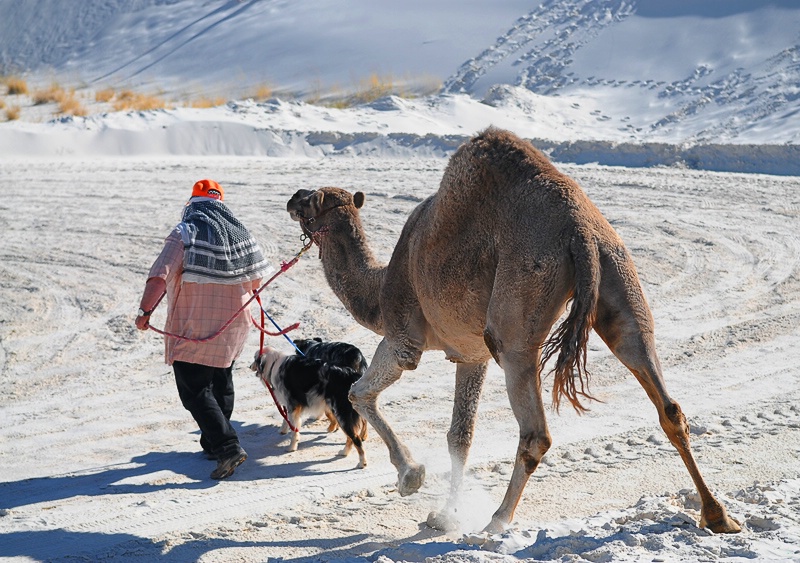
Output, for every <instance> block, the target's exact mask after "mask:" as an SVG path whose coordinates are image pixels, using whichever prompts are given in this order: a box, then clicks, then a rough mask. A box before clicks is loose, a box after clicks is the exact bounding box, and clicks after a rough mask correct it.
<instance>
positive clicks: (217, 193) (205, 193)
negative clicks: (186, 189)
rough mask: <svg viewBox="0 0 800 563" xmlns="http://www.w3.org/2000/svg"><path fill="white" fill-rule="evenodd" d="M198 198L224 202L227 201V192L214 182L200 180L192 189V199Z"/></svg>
mask: <svg viewBox="0 0 800 563" xmlns="http://www.w3.org/2000/svg"><path fill="white" fill-rule="evenodd" d="M198 196H200V197H213V198H214V199H218V200H220V201H223V200H224V199H225V190H223V189H222V186H220V185H219V184H217V183H216V182H215V181H214V180H200V181H198V182H195V184H194V187H193V188H192V197H198Z"/></svg>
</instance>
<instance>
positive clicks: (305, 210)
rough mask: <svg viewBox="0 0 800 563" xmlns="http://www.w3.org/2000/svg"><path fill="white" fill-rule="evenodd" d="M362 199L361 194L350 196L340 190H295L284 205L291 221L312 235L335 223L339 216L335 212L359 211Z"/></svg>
mask: <svg viewBox="0 0 800 563" xmlns="http://www.w3.org/2000/svg"><path fill="white" fill-rule="evenodd" d="M364 198H365V196H364V194H363V192H356V193H355V194H351V193H350V192H348V191H347V190H343V189H341V188H320V189H318V190H297V192H296V193H295V194H294V195H293V196H292V198H291V199H290V200H289V203H287V204H286V211H288V212H289V216H290V217H291V218H292V219H294V220H295V221H298V222H300V224H301V225H302V226H303V230H304V231H306V232H307V233H308V234H313V233H315V232H317V231H319V230H321V229H323V228H327V227H330V225H332V224H333V223H335V222H336V217H337V215H339V213H337V211H338V212H342V211H347V210H350V211H355V210H356V209H360V208H361V206H362V205H364ZM329 213H330V215H329Z"/></svg>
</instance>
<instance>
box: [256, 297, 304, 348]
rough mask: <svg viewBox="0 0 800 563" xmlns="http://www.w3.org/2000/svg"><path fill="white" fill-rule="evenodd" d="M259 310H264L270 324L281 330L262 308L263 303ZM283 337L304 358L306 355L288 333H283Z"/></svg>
mask: <svg viewBox="0 0 800 563" xmlns="http://www.w3.org/2000/svg"><path fill="white" fill-rule="evenodd" d="M261 310H262V311H264V314H265V315H266V316H267V318H268V319H269V322H271V323H272V324H273V325H274V326H275V328H277V329H278V332H283V329H282V328H281V327H279V326H278V323H276V322H275V320H274V319H273V318H272V317H270V316H269V313H267V310H266V309H265V308H264V306H263V305H262V306H261ZM283 337H284V338H285V339H286V340H288V341H289V344H291V345H292V346H294V349H295V350H297V353H298V354H300V355H301V356H303V357H304V358H305V356H306V355H305V354H303V351H302V350H301V349H300V348H298V347H297V344H295V343H294V341H293V340H292V339H291V338H289V335H288V334H284V335H283Z"/></svg>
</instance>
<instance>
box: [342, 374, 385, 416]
mask: <svg viewBox="0 0 800 563" xmlns="http://www.w3.org/2000/svg"><path fill="white" fill-rule="evenodd" d="M365 379H366V378H365V377H362V378H361V379H359V380H358V381H356V382H355V383H353V385H352V386H351V387H350V392H349V393H348V394H347V398H348V399H349V400H350V403H351V404H352V405H353V408H354V409H356V412H358V413H359V414H360V415H361V416H364V411H365V410H366V409H367V408H368V407H369V406H370V405H372V404H375V402H376V401H377V398H378V394H377V393H374V392H372V391H371V390H370V387H369V386H368V385H367V384H366V381H365Z"/></svg>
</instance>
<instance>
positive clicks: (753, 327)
mask: <svg viewBox="0 0 800 563" xmlns="http://www.w3.org/2000/svg"><path fill="white" fill-rule="evenodd" d="M444 164H445V161H444V160H443V159H397V158H394V159H381V158H358V159H350V158H325V159H278V158H276V159H264V158H205V159H194V158H181V159H176V158H160V159H157V158H151V159H145V160H142V159H130V158H129V159H105V160H100V161H89V160H81V159H75V160H73V159H70V160H48V161H40V160H39V161H26V160H18V161H11V162H8V161H7V162H4V163H3V165H2V166H1V167H0V175H1V177H0V180H2V185H3V186H4V189H3V199H2V202H1V203H0V226H2V231H3V233H4V241H5V243H4V245H3V251H2V261H0V264H2V266H0V267H1V268H2V280H3V283H2V284H1V285H0V303H3V307H2V317H1V318H0V342H2V346H0V377H2V387H3V395H2V403H1V404H0V408H1V409H2V415H3V420H4V424H3V428H2V430H0V443H2V448H1V449H0V469H1V470H2V483H0V507H1V508H2V511H1V512H0V514H1V516H0V556H11V557H20V558H25V557H28V558H31V559H34V560H67V559H69V558H71V557H83V558H87V559H90V560H99V559H103V558H106V557H112V556H113V557H115V558H120V559H122V560H134V561H135V560H141V561H146V560H152V559H154V558H156V557H160V556H163V557H164V558H165V559H166V560H173V561H191V560H202V561H231V560H241V561H266V560H267V559H268V558H277V557H282V558H284V560H293V561H305V560H316V559H317V558H322V559H324V560H346V561H361V560H364V559H370V560H375V559H376V558H378V557H379V556H382V557H385V559H382V561H401V560H403V561H423V560H425V559H426V558H428V557H433V558H434V559H433V560H434V561H496V560H508V561H512V560H514V558H533V559H543V560H565V559H564V558H565V557H566V560H591V561H632V560H636V561H641V560H647V561H651V560H659V559H660V560H664V561H677V560H681V561H689V560H703V559H705V560H715V559H725V560H732V561H736V560H741V561H744V560H751V559H752V558H756V559H759V560H775V561H786V560H798V559H799V558H800V517H799V516H798V514H800V512H798V509H799V508H800V504H799V503H800V471H798V467H800V464H799V463H798V462H799V461H800V410H798V409H800V407H798V404H800V403H798V399H800V388H798V385H797V382H798V378H800V371H799V370H800V368H798V366H800V357H798V352H797V346H796V343H797V340H798V337H800V333H799V330H800V329H799V328H798V327H800V323H799V322H798V320H800V276H798V271H799V269H800V268H799V267H798V264H799V263H800V241H798V238H797V228H796V227H797V224H798V222H797V221H798V214H799V213H800V191H798V187H800V181H798V179H797V178H786V177H775V176H760V175H738V174H723V173H710V172H696V171H686V170H675V169H664V170H655V169H654V170H642V169H639V170H633V169H624V168H604V167H597V166H568V167H565V170H566V171H567V172H568V173H570V174H571V175H573V176H574V177H575V178H576V179H578V180H579V181H580V182H581V184H582V185H583V186H584V187H585V189H586V190H587V192H588V193H589V195H590V196H591V197H592V198H593V199H594V201H595V202H596V203H597V204H598V205H599V207H600V208H601V210H602V211H603V212H604V213H605V214H606V215H607V216H608V217H609V219H610V220H611V222H612V224H613V225H614V226H615V228H616V229H618V231H619V232H620V234H621V235H622V236H623V238H624V239H625V240H626V241H627V244H628V246H629V248H630V250H631V252H632V253H633V255H634V258H635V260H636V262H637V264H638V267H639V271H640V274H641V277H642V279H643V282H644V285H645V290H646V292H647V295H648V298H649V300H650V302H651V304H652V308H653V312H654V315H655V317H656V323H657V340H658V345H659V352H660V355H661V360H662V363H663V364H664V370H665V374H666V378H667V383H668V388H669V390H670V392H671V393H672V395H673V396H674V397H675V398H676V399H677V400H679V401H680V402H681V404H682V406H683V408H684V410H685V412H686V413H687V416H688V417H689V421H690V424H691V427H692V432H693V435H692V438H693V447H694V450H695V453H696V455H697V457H698V461H699V463H700V466H701V469H702V470H703V472H704V474H705V476H706V478H707V480H708V481H709V484H710V485H711V486H712V487H713V489H714V491H715V492H716V493H717V494H718V495H719V497H720V499H721V500H722V501H723V502H724V503H725V504H726V505H727V506H728V509H729V510H730V512H731V514H732V515H733V517H735V518H736V519H738V520H739V521H740V522H742V523H743V524H744V531H743V532H742V533H741V534H738V535H733V536H715V535H712V534H709V533H708V532H706V531H704V530H701V529H698V528H697V527H696V520H697V518H698V504H697V498H696V496H695V492H694V490H693V489H692V483H691V480H690V478H689V475H688V473H687V472H686V470H685V469H684V467H683V465H682V463H681V461H680V459H679V457H678V455H677V454H676V453H675V451H674V449H673V448H672V446H671V445H670V444H669V443H668V442H667V441H666V438H665V436H664V435H663V433H662V432H661V430H660V427H659V425H658V422H657V419H656V415H655V409H654V408H653V407H652V405H651V404H650V403H649V402H648V400H647V398H646V396H645V394H644V392H643V391H642V389H641V388H640V387H639V386H638V384H637V383H636V381H635V379H634V378H633V377H632V376H630V374H628V373H627V372H626V370H625V369H624V368H623V367H622V366H621V365H620V364H619V363H618V362H616V360H615V359H614V358H613V357H611V355H610V354H609V352H608V351H607V349H606V348H605V346H604V345H603V344H602V343H601V342H600V341H599V340H596V341H595V340H594V339H593V340H592V342H591V343H590V357H589V366H590V369H591V370H592V372H593V374H594V377H593V391H594V394H595V395H596V396H598V397H599V398H600V399H602V400H603V401H604V402H603V403H595V404H593V405H592V410H591V412H590V413H589V414H588V415H585V416H583V417H578V416H576V415H575V414H574V413H572V412H569V411H562V413H561V414H560V415H555V414H553V413H551V414H550V416H549V423H550V426H551V431H552V434H553V438H554V447H553V449H552V450H551V451H550V452H549V453H548V454H547V456H546V461H545V463H544V465H543V466H542V467H541V468H540V469H538V470H537V472H536V473H535V474H534V477H533V478H532V479H531V482H530V483H529V485H528V487H527V489H526V493H525V495H524V497H523V500H522V502H521V505H520V508H519V510H518V513H517V517H516V520H515V522H514V524H513V526H512V528H511V529H510V530H509V532H508V533H507V534H503V535H494V536H486V535H482V534H479V532H480V530H481V528H482V527H483V526H484V525H485V524H486V523H488V520H489V518H490V516H491V512H492V511H493V510H494V509H495V508H496V507H497V506H498V505H499V502H500V499H501V498H502V495H503V493H504V491H505V487H506V485H507V482H508V479H509V472H510V468H511V463H512V460H513V455H514V451H515V447H516V436H517V429H516V423H515V422H514V418H513V416H512V414H511V412H510V409H509V407H508V399H507V397H506V395H505V390H504V383H503V377H502V373H501V372H500V370H499V368H498V367H497V366H496V365H494V364H492V366H491V368H490V373H489V377H488V381H487V384H486V388H485V390H484V393H483V398H482V402H481V409H480V416H479V421H478V428H477V435H476V439H475V444H474V446H473V450H472V455H471V458H470V469H469V479H468V487H467V489H468V490H467V493H466V494H465V497H464V503H465V507H466V509H467V513H469V514H470V515H471V516H472V518H471V519H469V520H468V522H467V523H466V524H465V527H464V529H462V530H460V531H459V532H457V533H454V534H442V533H439V532H436V531H434V530H431V529H428V528H427V527H426V526H425V524H424V522H425V519H426V517H427V514H428V512H429V511H430V510H431V509H433V508H435V507H437V506H439V505H440V504H441V503H443V501H444V496H445V494H446V490H447V474H448V471H449V458H448V455H447V451H446V438H445V435H446V431H447V428H448V427H449V416H450V412H451V405H452V386H453V368H452V364H450V363H449V362H447V361H446V360H445V359H444V357H443V354H440V353H433V352H432V353H429V354H428V355H427V356H426V358H425V361H424V363H423V365H421V366H420V367H419V369H418V370H417V371H415V372H408V373H406V374H405V375H404V377H403V379H402V380H401V381H400V382H399V383H397V384H396V385H395V386H393V387H392V388H390V390H389V391H387V392H386V393H385V394H384V395H383V396H382V404H383V408H384V410H385V412H386V415H387V417H388V419H389V420H390V421H392V423H393V424H394V425H395V428H396V430H397V431H398V432H399V433H400V435H401V436H403V438H404V439H406V440H407V441H408V443H409V445H410V447H411V448H412V451H413V452H414V453H415V455H416V456H417V457H418V458H419V460H420V461H422V462H424V463H425V464H426V465H427V468H428V476H429V478H428V481H427V483H426V485H425V486H424V487H423V488H422V490H421V491H420V493H419V494H416V495H413V496H410V497H405V498H402V497H400V496H399V494H398V493H397V491H396V489H395V486H394V485H395V482H396V474H395V471H394V469H393V468H392V466H391V465H390V463H389V460H388V455H387V451H386V448H385V447H384V445H383V444H382V442H381V441H380V440H379V439H378V437H377V436H376V435H374V433H373V435H372V436H371V437H370V439H369V440H368V441H367V455H368V459H369V466H368V468H367V469H364V470H357V469H355V465H356V463H357V460H356V459H355V457H350V458H347V459H342V458H337V457H335V454H336V453H337V451H338V450H339V449H340V448H341V444H342V443H343V436H342V435H341V433H336V434H326V433H325V425H323V424H321V423H316V424H311V425H310V426H307V427H306V429H305V430H304V432H303V438H302V439H301V446H300V449H299V450H298V451H297V452H295V453H285V452H284V448H285V446H286V445H287V443H288V442H287V439H286V438H285V437H283V436H281V435H280V434H279V433H278V430H279V427H280V422H281V420H280V418H279V415H278V413H277V411H276V410H275V407H274V406H273V405H272V404H271V400H270V397H269V395H268V394H267V392H266V391H265V389H264V388H263V387H262V386H261V384H260V382H259V381H258V380H257V379H256V378H255V377H254V376H253V374H252V372H250V371H249V370H247V363H248V358H243V359H241V360H240V361H239V362H238V364H237V368H236V375H235V379H236V385H237V405H236V409H235V415H234V421H235V424H236V428H237V429H238V431H239V433H240V436H241V439H242V443H243V445H244V447H245V449H247V451H248V452H249V454H250V458H249V459H248V461H247V462H246V463H245V464H244V465H242V466H241V467H240V468H239V469H238V470H237V471H236V473H235V475H234V476H233V477H232V478H230V479H229V480H227V481H223V482H219V483H217V482H215V481H212V480H210V479H209V478H208V474H209V473H210V471H211V470H212V469H213V466H214V464H213V462H210V461H207V460H206V459H204V457H203V456H202V455H201V453H200V452H199V448H198V445H197V439H198V436H197V431H196V429H195V426H194V422H193V421H192V420H191V418H190V417H189V416H188V414H187V413H186V412H185V411H184V410H183V409H182V407H181V405H180V403H179V401H178V398H177V393H176V391H175V388H174V381H173V379H172V376H171V371H170V369H169V367H168V366H166V365H164V364H163V363H162V361H163V360H162V344H161V339H160V338H159V337H158V336H157V335H156V334H155V333H152V332H148V333H140V332H138V331H136V329H135V328H134V327H133V318H134V316H135V310H136V307H137V305H138V299H139V295H140V292H141V290H142V287H143V284H144V278H145V276H146V272H147V269H148V267H149V264H150V263H151V261H152V260H153V259H154V257H155V255H156V254H157V252H158V250H159V249H160V246H161V240H162V238H163V236H165V235H166V233H167V232H168V231H169V230H170V229H171V227H172V226H173V225H174V223H176V222H177V220H178V217H179V213H180V209H181V207H182V205H183V203H184V201H185V199H186V196H187V191H188V189H189V186H190V185H191V183H192V181H193V180H194V179H196V178H199V177H205V176H212V177H215V178H217V179H218V180H219V181H220V182H221V183H222V184H223V185H225V186H226V188H227V198H226V199H227V200H228V201H229V205H230V206H231V207H232V208H233V209H234V210H235V211H236V212H237V213H238V214H239V215H240V217H241V218H242V220H243V221H244V222H245V223H246V224H247V225H249V226H250V228H251V229H252V231H253V232H254V234H255V236H257V237H258V238H259V240H260V241H262V244H263V245H264V247H265V248H266V252H267V253H268V255H269V257H270V259H271V260H272V261H273V262H274V263H276V264H277V263H278V262H279V261H280V260H283V259H286V258H289V257H291V256H292V255H293V254H294V253H295V252H297V251H298V250H299V248H300V239H299V234H300V233H299V229H298V227H297V224H296V223H294V222H292V221H291V220H290V219H289V217H288V215H287V214H286V212H285V211H284V209H285V204H286V201H287V200H288V198H289V197H290V196H291V194H293V193H294V191H295V190H296V189H298V188H301V187H316V186H320V185H323V184H324V185H329V184H331V185H340V186H345V187H348V188H350V189H353V190H363V191H365V193H366V194H367V203H366V205H365V207H364V209H363V210H362V218H363V221H364V223H365V228H366V229H367V231H368V233H369V236H370V240H371V243H372V245H373V246H374V248H375V251H376V254H377V255H378V256H379V257H380V258H381V259H383V260H388V257H389V255H390V253H391V250H392V248H393V246H394V243H395V241H396V239H397V237H398V236H399V232H400V229H401V227H402V225H403V223H404V221H405V217H406V216H407V215H408V213H409V212H410V210H411V209H412V208H413V207H414V206H415V205H416V202H417V201H419V200H420V199H421V198H422V197H424V196H425V195H427V194H429V193H431V191H432V190H434V189H435V186H436V185H437V182H438V181H439V179H440V175H441V171H442V169H443V166H444ZM267 293H268V296H269V299H268V300H267V307H268V309H269V310H270V312H271V313H272V314H273V316H275V318H276V319H277V320H278V322H280V323H282V324H289V323H291V322H294V321H300V322H301V328H299V329H298V330H297V331H296V332H295V333H294V336H295V337H298V336H320V337H322V338H325V339H332V340H344V341H348V342H352V343H354V344H356V345H358V346H359V347H361V348H362V349H363V351H364V352H365V354H366V355H367V357H368V358H371V356H372V352H373V351H374V348H375V346H376V345H377V342H378V338H377V337H376V336H375V335H374V334H372V333H370V332H369V331H367V330H366V329H364V328H361V327H360V326H359V325H357V324H356V323H355V322H354V321H353V320H352V318H351V317H350V316H349V315H348V314H347V312H346V311H345V310H344V309H343V307H342V305H341V304H340V303H339V301H338V300H337V299H336V297H335V296H334V295H333V294H332V293H331V291H330V290H329V289H328V287H327V285H326V283H325V281H324V278H323V275H322V271H321V266H320V263H319V260H318V259H317V256H316V255H315V254H314V253H313V251H312V252H309V253H307V254H305V255H304V256H303V257H302V258H301V260H300V262H299V263H298V264H297V265H296V266H295V267H294V268H293V269H290V270H289V271H288V272H287V273H286V274H284V275H283V276H281V277H280V278H278V280H277V281H276V282H275V283H274V284H273V285H272V286H270V288H269V289H268V291H267ZM153 324H154V325H155V326H161V324H163V312H162V311H158V312H157V313H156V315H155V318H154V321H153ZM273 340H274V341H273V344H274V345H276V346H279V347H283V348H286V349H287V350H288V346H289V345H288V343H287V342H285V341H283V340H282V339H280V338H276V339H273ZM257 347H258V338H257V336H256V334H255V333H254V334H252V335H251V341H250V343H249V345H248V347H247V352H246V355H247V356H248V357H249V355H250V354H251V353H253V352H254V351H255V350H256V349H257ZM546 381H547V382H546V385H549V380H546ZM547 392H548V391H547V390H545V393H547ZM506 558H507V559H506Z"/></svg>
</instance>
